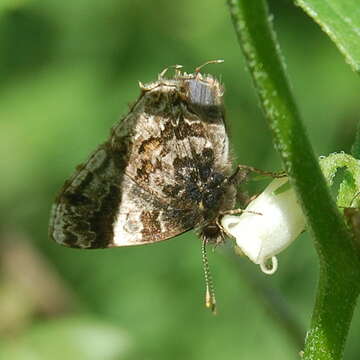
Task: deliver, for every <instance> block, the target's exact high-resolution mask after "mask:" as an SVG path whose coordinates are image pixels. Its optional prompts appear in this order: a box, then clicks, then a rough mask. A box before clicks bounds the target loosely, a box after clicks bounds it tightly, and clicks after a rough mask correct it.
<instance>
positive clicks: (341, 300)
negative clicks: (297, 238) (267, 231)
mask: <svg viewBox="0 0 360 360" xmlns="http://www.w3.org/2000/svg"><path fill="white" fill-rule="evenodd" d="M228 4H229V8H230V13H231V16H232V20H233V24H234V27H235V32H236V34H237V36H238V40H239V43H240V46H241V48H242V51H243V53H244V56H245V58H246V61H247V66H248V68H249V71H250V73H251V75H252V78H253V82H254V85H255V89H256V91H257V94H258V96H259V98H260V102H261V106H262V108H263V111H264V113H265V116H266V118H267V120H268V122H269V125H270V128H271V130H272V134H273V138H274V144H275V147H276V149H277V150H278V151H279V153H280V155H281V158H282V161H283V164H284V167H285V169H286V171H287V173H288V175H289V177H290V181H291V183H292V185H293V186H294V188H295V190H296V192H297V195H298V199H299V201H300V203H301V205H302V207H303V210H304V214H305V215H306V218H307V221H308V224H309V225H310V230H311V232H312V234H313V237H314V242H315V247H316V249H317V253H318V255H319V259H320V274H321V275H320V279H319V286H318V291H317V299H316V304H315V308H314V311H313V316H312V321H311V328H310V330H309V332H308V336H307V338H306V343H305V353H304V359H317V360H323V359H324V360H325V359H326V360H328V359H340V358H341V355H342V351H343V347H344V343H345V339H346V336H347V333H348V329H349V324H350V321H351V318H352V314H353V309H354V306H355V303H356V298H357V296H358V294H359V291H360V262H359V259H358V257H357V256H356V252H355V251H354V248H353V243H352V239H351V235H350V234H349V232H348V231H347V228H346V226H345V224H344V221H343V219H342V217H341V216H340V214H339V212H338V210H337V208H336V205H335V203H334V202H333V200H332V198H331V196H330V193H329V189H328V187H327V185H326V182H325V179H324V177H323V175H322V172H321V170H320V167H319V163H318V161H317V159H316V157H315V155H314V152H313V150H312V148H311V145H310V142H309V140H308V138H307V136H306V133H305V129H304V127H303V125H302V121H301V118H300V115H299V111H298V109H297V106H296V104H295V101H294V98H293V96H292V93H291V91H290V86H289V83H288V80H287V77H286V74H285V66H284V64H283V61H282V58H281V55H280V51H279V45H278V43H277V41H276V39H275V33H274V31H273V29H272V24H271V19H270V16H269V12H268V8H267V4H266V2H265V0H252V1H249V0H228Z"/></svg>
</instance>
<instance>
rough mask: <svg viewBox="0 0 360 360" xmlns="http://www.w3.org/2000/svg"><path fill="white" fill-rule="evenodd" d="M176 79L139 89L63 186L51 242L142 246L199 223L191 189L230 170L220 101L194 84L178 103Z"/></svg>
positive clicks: (69, 244) (98, 245)
mask: <svg viewBox="0 0 360 360" xmlns="http://www.w3.org/2000/svg"><path fill="white" fill-rule="evenodd" d="M210 80H211V81H214V80H213V79H212V78H210ZM191 81H192V80H191ZM193 81H194V82H195V80H193ZM188 83H189V84H190V85H189V86H190V87H191V86H192V83H191V82H190V81H188ZM174 84H177V82H174V81H169V82H168V84H165V83H162V82H161V83H157V84H155V86H154V87H153V88H152V89H151V90H149V91H146V92H144V93H143V94H142V96H141V97H140V99H139V100H138V102H137V103H136V104H135V105H134V107H133V108H132V109H131V111H130V113H129V114H128V115H127V116H126V117H125V119H124V120H123V121H122V122H120V123H118V124H117V125H116V126H115V127H114V128H113V130H112V133H111V136H110V139H109V140H108V141H107V142H106V143H105V144H103V145H101V146H100V147H99V148H98V149H97V150H96V151H95V153H94V154H93V155H92V156H90V158H89V160H88V161H87V162H86V163H85V164H84V165H82V166H80V167H78V169H77V171H76V173H75V174H74V176H73V177H72V178H71V179H70V180H69V181H68V182H67V183H65V185H64V187H63V189H62V190H61V192H60V195H59V196H58V198H57V200H56V202H55V204H54V206H53V209H52V217H51V221H50V235H51V237H52V238H53V239H55V240H56V241H57V242H59V243H61V244H63V245H66V246H71V247H79V248H104V247H114V246H130V245H140V244H148V243H152V242H156V241H161V240H165V239H168V238H171V237H173V236H176V235H178V234H180V233H183V232H185V231H187V230H189V229H192V228H194V227H196V226H198V225H200V224H201V223H202V222H203V220H204V219H203V217H202V215H203V214H202V210H201V208H200V205H199V204H200V202H199V201H197V200H198V199H196V196H198V195H199V191H193V190H192V189H191V186H196V187H198V188H199V189H201V188H202V185H204V184H205V183H206V181H207V179H208V178H210V177H211V176H212V173H215V171H216V172H218V173H221V174H224V175H227V174H229V172H230V171H231V165H230V163H229V150H228V147H229V145H228V138H227V135H226V130H225V126H224V122H223V109H222V104H221V103H220V104H214V103H213V98H212V97H211V96H212V95H211V94H210V95H211V96H210V95H209V90H208V87H209V86H208V85H206V86H205V85H204V84H203V83H199V82H197V81H196V82H195V87H194V91H193V92H190V95H189V97H190V100H194V101H190V102H189V101H188V100H189V99H186V100H184V101H183V100H182V99H181V96H180V95H179V89H178V88H177V87H176V86H175V85H174ZM191 96H193V98H194V99H191ZM216 99H217V98H216ZM208 100H209V101H208ZM208 102H209V104H208ZM189 185H190V188H189Z"/></svg>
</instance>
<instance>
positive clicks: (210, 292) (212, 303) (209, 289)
mask: <svg viewBox="0 0 360 360" xmlns="http://www.w3.org/2000/svg"><path fill="white" fill-rule="evenodd" d="M206 244H207V241H206V240H203V242H202V260H203V268H204V277H205V306H206V307H207V308H208V309H210V310H211V312H212V313H213V314H214V315H215V314H216V299H215V290H214V284H213V280H212V276H211V272H210V267H209V261H208V258H207V252H206Z"/></svg>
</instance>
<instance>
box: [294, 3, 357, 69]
mask: <svg viewBox="0 0 360 360" xmlns="http://www.w3.org/2000/svg"><path fill="white" fill-rule="evenodd" d="M296 4H297V5H299V6H300V7H301V8H302V9H303V10H304V11H305V12H306V13H307V14H308V15H309V16H310V17H311V18H312V19H313V20H314V21H315V22H317V23H318V24H319V25H320V27H321V29H322V30H323V31H324V32H325V33H326V34H327V35H329V37H330V39H331V40H332V41H333V42H334V43H335V44H336V46H337V47H338V48H339V50H340V52H341V53H342V54H343V55H344V56H345V59H346V62H347V63H349V64H350V66H351V67H352V68H353V70H355V71H357V72H360V46H359V44H360V6H359V5H360V4H359V2H358V1H357V0H296Z"/></svg>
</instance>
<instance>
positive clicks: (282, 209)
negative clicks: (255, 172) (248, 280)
mask: <svg viewBox="0 0 360 360" xmlns="http://www.w3.org/2000/svg"><path fill="white" fill-rule="evenodd" d="M287 181H288V179H287V178H280V179H274V180H273V181H272V182H271V183H270V184H269V185H268V187H267V188H266V189H265V190H264V192H262V193H261V194H260V195H259V196H258V197H257V198H256V199H255V200H253V201H252V202H251V203H250V204H249V205H248V207H247V208H246V209H245V210H244V213H242V214H241V215H240V216H234V215H225V216H224V217H223V218H222V220H221V225H222V226H223V228H224V230H225V231H226V233H228V234H229V235H230V236H232V237H234V238H235V239H236V244H237V246H238V247H239V248H240V250H241V251H242V252H243V253H244V254H245V255H246V256H247V257H249V259H250V260H251V261H253V262H254V263H255V264H259V265H260V268H261V270H262V271H263V272H264V273H266V274H273V273H274V272H275V271H276V270H277V259H276V257H275V255H276V254H278V253H280V252H281V251H282V250H284V249H285V248H286V247H288V246H289V245H290V244H291V243H292V242H293V241H294V240H295V239H296V238H297V237H298V236H299V235H300V233H301V232H302V231H304V229H305V217H304V215H303V212H302V210H301V208H300V205H299V204H298V202H297V199H296V195H295V192H294V190H293V189H292V188H289V189H286V190H285V189H284V191H281V190H282V189H280V191H279V193H277V194H275V191H276V190H277V189H279V188H280V187H281V186H282V185H283V184H285V183H286V182H287ZM269 260H270V261H271V262H272V265H271V267H269V264H267V262H269Z"/></svg>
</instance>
